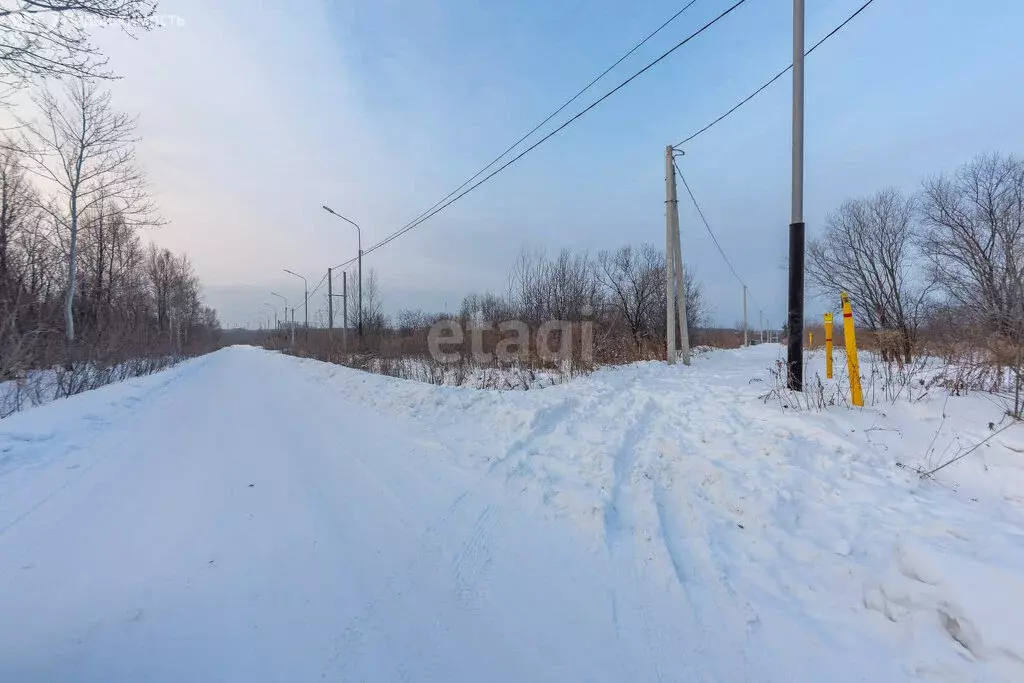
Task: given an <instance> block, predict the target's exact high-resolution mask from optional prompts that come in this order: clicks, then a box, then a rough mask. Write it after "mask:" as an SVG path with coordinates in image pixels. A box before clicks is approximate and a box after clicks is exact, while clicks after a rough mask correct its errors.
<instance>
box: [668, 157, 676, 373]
mask: <svg viewBox="0 0 1024 683" xmlns="http://www.w3.org/2000/svg"><path fill="white" fill-rule="evenodd" d="M675 190H676V171H675V168H673V166H672V146H671V145H669V146H668V147H666V148H665V321H666V329H665V353H666V360H667V361H668V364H669V365H675V364H676V305H675V297H676V289H675V261H676V259H675V251H676V245H675V240H673V239H672V230H673V227H674V222H673V213H674V212H673V209H674V208H676V206H677V201H676V199H675V194H676V192H675Z"/></svg>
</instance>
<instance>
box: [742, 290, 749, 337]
mask: <svg viewBox="0 0 1024 683" xmlns="http://www.w3.org/2000/svg"><path fill="white" fill-rule="evenodd" d="M743 345H744V346H750V340H749V339H747V286H746V285H743Z"/></svg>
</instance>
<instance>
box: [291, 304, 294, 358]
mask: <svg viewBox="0 0 1024 683" xmlns="http://www.w3.org/2000/svg"><path fill="white" fill-rule="evenodd" d="M291 329H292V348H295V307H294V306H292V327H291Z"/></svg>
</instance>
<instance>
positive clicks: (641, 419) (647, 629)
mask: <svg viewBox="0 0 1024 683" xmlns="http://www.w3.org/2000/svg"><path fill="white" fill-rule="evenodd" d="M653 409H654V404H653V402H652V401H651V400H650V399H647V400H646V401H644V403H643V404H642V405H641V407H640V408H639V409H637V410H635V411H634V414H633V415H631V416H630V418H629V420H630V423H629V426H628V427H627V428H626V430H625V431H624V432H623V434H622V437H621V439H620V441H619V445H618V448H617V449H616V452H615V454H614V456H613V462H612V474H613V479H612V490H611V496H610V498H609V500H608V501H607V502H606V503H605V508H604V538H605V546H606V548H607V550H608V557H609V559H610V560H611V562H612V568H613V571H614V572H615V573H616V574H617V575H618V579H619V580H618V582H617V583H618V584H619V585H620V586H625V587H626V590H627V591H628V593H629V595H628V597H627V596H622V595H620V594H619V590H620V589H619V588H616V587H612V590H611V610H612V620H613V622H614V623H615V628H616V630H617V631H618V632H619V634H620V635H621V634H622V632H623V629H630V628H634V626H633V625H632V624H631V623H626V624H623V617H624V616H625V617H626V618H627V620H630V621H631V620H632V619H634V618H635V619H638V620H639V621H640V628H641V629H642V632H643V636H644V644H645V646H646V647H647V651H648V654H649V655H650V662H651V666H652V667H653V668H654V675H655V677H656V678H657V680H658V681H662V680H664V676H663V675H662V671H661V666H660V662H659V660H660V659H661V657H660V655H659V652H658V651H657V650H656V648H655V646H654V644H653V643H652V641H651V619H650V616H649V614H648V612H649V606H648V605H647V603H646V599H645V598H644V597H643V596H641V595H639V592H640V591H639V590H638V588H637V584H638V581H637V575H636V557H635V548H634V547H633V544H632V543H631V541H632V540H634V533H633V532H634V531H635V528H636V515H635V510H634V508H633V496H632V487H633V481H632V480H633V472H634V470H635V468H636V464H637V461H638V458H639V448H638V447H639V445H640V442H641V440H642V439H643V435H644V432H645V430H646V427H647V423H648V422H649V421H650V416H651V413H652V411H653ZM620 601H621V602H623V603H625V604H627V605H635V606H636V611H637V612H638V614H637V615H636V616H635V617H634V616H633V615H630V614H629V613H628V612H626V613H625V614H624V610H623V607H622V606H621V605H620Z"/></svg>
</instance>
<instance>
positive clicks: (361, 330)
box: [357, 231, 363, 339]
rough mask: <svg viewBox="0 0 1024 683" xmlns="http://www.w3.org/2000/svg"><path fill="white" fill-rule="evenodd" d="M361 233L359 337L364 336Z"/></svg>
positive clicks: (361, 237) (360, 237)
mask: <svg viewBox="0 0 1024 683" xmlns="http://www.w3.org/2000/svg"><path fill="white" fill-rule="evenodd" d="M357 234H358V235H359V339H362V338H363V235H362V231H359V232H358V233H357Z"/></svg>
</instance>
